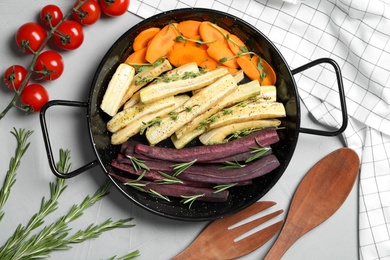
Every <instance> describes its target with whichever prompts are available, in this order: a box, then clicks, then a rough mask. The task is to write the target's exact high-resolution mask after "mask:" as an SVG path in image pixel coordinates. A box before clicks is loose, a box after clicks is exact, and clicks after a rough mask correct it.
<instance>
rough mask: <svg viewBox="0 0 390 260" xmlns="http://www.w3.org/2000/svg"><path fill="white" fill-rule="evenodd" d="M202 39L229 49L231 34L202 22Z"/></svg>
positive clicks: (200, 27) (200, 31) (200, 29)
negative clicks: (228, 37)
mask: <svg viewBox="0 0 390 260" xmlns="http://www.w3.org/2000/svg"><path fill="white" fill-rule="evenodd" d="M199 34H200V37H201V38H202V39H203V41H205V42H218V43H220V44H223V45H225V47H228V43H227V40H226V37H227V35H229V32H228V31H226V30H224V29H222V28H220V27H218V26H217V25H215V24H211V23H210V22H202V23H201V24H200V26H199Z"/></svg>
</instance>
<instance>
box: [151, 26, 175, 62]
mask: <svg viewBox="0 0 390 260" xmlns="http://www.w3.org/2000/svg"><path fill="white" fill-rule="evenodd" d="M176 27H177V23H171V24H168V25H166V26H165V27H164V28H162V29H161V30H160V31H159V32H158V33H156V35H154V37H153V38H152V39H151V40H150V44H149V45H148V49H147V51H146V57H145V58H146V60H147V61H148V62H150V63H154V62H155V61H156V60H158V59H160V58H165V57H167V55H168V53H169V51H170V50H171V49H172V48H173V45H174V44H175V39H176V37H177V36H179V34H178V32H177V29H176Z"/></svg>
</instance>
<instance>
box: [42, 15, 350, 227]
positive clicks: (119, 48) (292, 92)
mask: <svg viewBox="0 0 390 260" xmlns="http://www.w3.org/2000/svg"><path fill="white" fill-rule="evenodd" d="M189 19H192V20H199V21H205V20H207V21H210V22H213V23H216V24H217V25H219V26H220V27H222V28H224V29H226V30H228V31H230V32H231V33H234V34H236V35H237V36H238V37H240V38H241V39H242V40H243V41H244V42H245V43H246V45H247V46H248V47H249V49H250V50H252V51H254V52H256V53H257V54H260V55H261V56H262V57H263V58H264V59H265V60H266V61H268V62H269V63H270V64H271V66H272V67H273V68H274V69H275V71H276V74H277V83H276V84H275V85H276V86H277V89H278V99H279V101H280V102H283V103H284V104H285V107H286V111H287V117H286V118H284V119H283V120H282V121H283V123H282V126H283V127H284V129H282V130H279V135H280V139H281V140H280V141H279V142H278V143H277V144H275V145H273V146H272V148H273V152H274V153H275V155H276V156H277V158H278V159H279V161H280V163H281V165H280V166H279V167H278V168H277V169H276V170H274V171H272V172H271V173H269V174H266V175H265V176H262V177H259V178H256V179H254V180H253V184H252V185H248V186H241V187H234V188H232V189H231V192H230V195H229V199H228V201H227V202H224V203H210V202H198V201H196V202H195V203H194V204H192V206H191V208H189V207H188V205H187V204H182V203H180V202H179V199H177V200H175V199H173V201H172V202H166V201H162V200H160V199H157V198H155V197H152V196H150V195H148V194H145V193H143V192H140V191H138V190H135V189H133V188H131V187H129V186H125V185H123V184H122V183H120V182H119V181H117V180H116V179H114V178H112V177H111V176H110V175H108V174H107V172H108V170H109V169H110V166H109V164H110V162H111V160H112V159H113V158H115V157H116V154H117V153H118V150H119V146H114V145H111V144H110V133H109V132H108V131H107V129H106V123H107V121H108V120H109V119H110V117H109V116H107V115H106V114H105V113H104V112H102V111H101V110H100V109H99V105H100V103H101V101H102V98H103V95H104V92H105V90H106V88H107V85H108V82H109V81H110V79H111V77H112V75H113V73H114V72H115V70H116V68H117V66H118V65H119V64H120V63H121V62H123V61H124V60H125V59H126V57H127V56H128V55H129V54H130V53H131V52H132V42H133V40H134V38H135V36H136V35H137V34H138V33H140V32H141V31H143V30H145V29H147V28H149V27H163V26H164V25H166V24H167V23H170V22H172V21H175V22H180V21H183V20H189ZM320 63H328V64H330V65H332V66H333V68H334V70H335V74H336V77H337V82H338V87H339V94H340V102H341V108H342V116H343V124H342V126H341V127H340V128H339V129H337V130H334V131H322V130H314V129H306V128H301V127H300V117H301V115H300V106H299V96H298V91H297V86H296V83H295V81H294V78H293V75H294V74H296V73H299V72H301V71H303V70H306V69H308V68H310V67H312V66H315V65H317V64H320ZM54 105H60V106H78V107H85V108H86V109H87V115H86V120H88V127H89V133H90V138H91V145H92V146H93V148H94V151H95V154H96V158H97V159H96V160H94V161H92V162H90V163H88V164H86V165H85V166H83V167H81V168H79V169H76V170H74V171H73V172H71V173H68V174H62V173H60V172H59V171H58V170H57V168H56V166H55V161H54V158H53V155H52V150H51V146H50V140H49V136H48V131H47V127H46V120H45V114H46V110H47V109H48V108H49V107H51V106H54ZM40 118H41V126H42V131H43V135H44V140H45V145H46V149H47V154H48V159H49V164H50V167H51V169H52V171H53V173H54V174H55V175H56V176H58V177H60V178H71V177H74V176H76V175H78V174H80V173H82V172H84V171H86V170H88V169H90V168H92V167H94V166H96V165H100V166H101V167H102V169H103V170H104V172H105V174H106V175H107V177H108V178H110V179H111V181H112V183H114V184H115V185H116V187H117V188H118V189H119V190H120V191H121V192H122V193H123V194H124V195H125V196H126V197H128V198H129V199H130V200H131V201H133V202H134V203H136V204H137V205H139V206H141V207H143V208H145V209H147V210H149V211H151V212H154V213H157V214H159V215H161V216H165V217H169V218H173V219H179V220H189V221H201V220H212V219H216V218H220V217H223V216H226V215H230V214H233V213H235V212H237V211H239V210H242V209H244V208H246V207H248V206H249V205H251V204H252V203H254V202H256V201H257V200H259V199H260V198H261V197H263V196H264V195H265V194H266V193H267V192H268V191H269V190H270V189H271V188H272V187H273V186H274V185H275V183H276V182H277V181H278V180H279V179H280V177H281V176H282V174H283V173H284V171H285V169H286V168H287V166H288V164H289V162H290V160H291V158H292V157H293V154H294V150H295V147H296V144H297V141H298V136H299V133H310V134H317V135H325V136H336V135H338V134H340V133H342V132H343V131H344V130H345V128H346V126H347V111H346V105H345V97H344V90H343V84H342V76H341V72H340V68H339V66H338V65H337V63H336V62H335V61H333V60H331V59H329V58H323V59H319V60H315V61H313V62H310V63H308V64H305V65H303V66H302V67H300V68H297V69H294V70H291V69H290V68H289V66H288V64H287V63H286V61H285V60H284V58H283V56H282V55H281V53H280V52H279V50H278V49H277V48H276V47H275V46H274V44H273V43H272V42H271V41H270V40H269V39H268V38H267V37H266V36H265V35H264V34H263V33H261V32H260V31H259V30H257V29H256V28H255V27H253V26H252V25H250V24H249V23H247V22H245V21H243V20H242V19H239V18H237V17H234V16H233V15H231V14H227V13H223V12H219V11H215V10H209V9H199V8H188V9H178V10H174V11H168V12H165V13H162V14H158V15H155V16H153V17H150V18H148V19H146V20H144V21H142V22H140V23H139V24H137V25H135V26H134V27H132V28H131V29H129V30H128V31H127V32H126V33H124V34H123V35H122V36H121V37H120V38H119V39H118V40H117V41H116V42H115V43H114V44H113V45H112V47H111V48H110V49H109V50H108V52H107V53H106V55H105V56H104V58H103V60H102V61H101V63H100V64H99V66H98V68H97V70H96V74H95V77H94V79H93V81H92V84H91V88H90V94H89V99H88V101H87V102H78V101H64V100H54V101H50V102H49V103H47V104H46V105H45V106H44V107H43V108H42V110H41V114H40ZM134 138H135V139H137V140H139V141H141V142H145V140H144V139H143V138H142V137H140V136H137V137H134ZM145 143H146V142H145ZM159 145H162V146H167V147H172V144H171V143H170V141H165V142H163V143H162V144H159ZM192 145H199V144H198V143H195V144H192ZM116 173H117V174H119V175H123V173H121V172H118V171H117V172H116Z"/></svg>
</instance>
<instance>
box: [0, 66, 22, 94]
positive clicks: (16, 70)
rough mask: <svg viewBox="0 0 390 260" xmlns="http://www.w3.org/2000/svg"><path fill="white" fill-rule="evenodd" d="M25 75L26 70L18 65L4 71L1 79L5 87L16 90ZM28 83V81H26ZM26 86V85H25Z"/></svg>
mask: <svg viewBox="0 0 390 260" xmlns="http://www.w3.org/2000/svg"><path fill="white" fill-rule="evenodd" d="M26 75H27V70H26V69H25V68H24V67H23V66H20V65H12V66H11V67H9V68H8V69H6V70H5V72H4V75H3V79H4V82H5V85H6V86H7V87H8V88H9V89H11V90H18V89H19V88H20V86H21V85H22V82H23V80H24V79H25V77H26ZM27 82H28V81H27ZM26 84H27V83H26Z"/></svg>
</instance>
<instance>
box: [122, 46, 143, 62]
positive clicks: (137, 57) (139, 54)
mask: <svg viewBox="0 0 390 260" xmlns="http://www.w3.org/2000/svg"><path fill="white" fill-rule="evenodd" d="M147 49H148V48H147V47H143V48H142V49H139V50H137V51H135V52H133V53H132V54H130V56H129V57H127V59H126V61H125V63H137V64H142V63H148V61H147V60H146V59H145V55H146V50H147Z"/></svg>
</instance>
